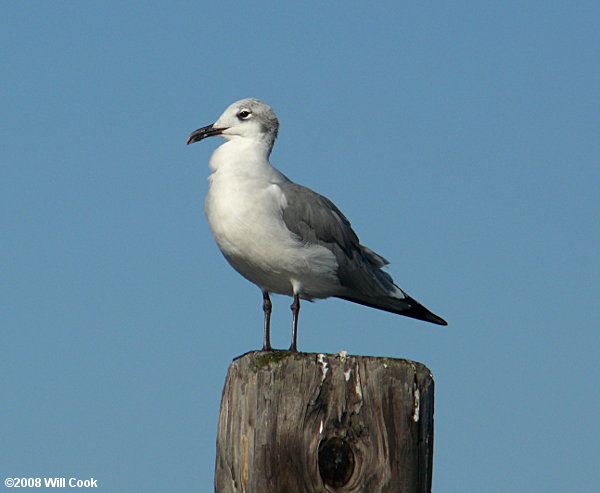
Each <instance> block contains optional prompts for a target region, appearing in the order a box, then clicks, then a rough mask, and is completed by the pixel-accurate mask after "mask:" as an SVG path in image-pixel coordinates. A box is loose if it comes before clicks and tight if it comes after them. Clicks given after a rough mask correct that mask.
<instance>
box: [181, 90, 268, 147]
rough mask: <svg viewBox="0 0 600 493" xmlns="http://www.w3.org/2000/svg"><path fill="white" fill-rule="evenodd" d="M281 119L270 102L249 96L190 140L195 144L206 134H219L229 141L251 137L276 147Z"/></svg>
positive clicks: (191, 136)
mask: <svg viewBox="0 0 600 493" xmlns="http://www.w3.org/2000/svg"><path fill="white" fill-rule="evenodd" d="M278 129H279V121H278V120H277V117H276V116H275V113H274V112H273V110H272V109H271V107H270V106H269V105H268V104H265V103H263V102H262V101H261V100H260V99H255V98H247V99H242V100H240V101H237V102H235V103H233V104H232V105H230V106H229V108H227V109H226V110H225V112H224V113H223V114H222V115H221V116H220V117H219V119H218V120H217V121H216V122H215V123H213V124H212V125H208V126H206V127H202V128H199V129H198V130H196V131H195V132H192V133H191V134H190V136H189V137H188V139H187V143H188V144H193V143H194V142H198V141H199V140H202V139H205V138H206V137H213V136H220V137H223V138H225V139H227V140H234V139H240V138H241V139H252V140H256V141H259V142H263V143H264V144H265V145H267V146H268V148H269V149H271V147H272V146H273V143H274V142H275V139H276V137H277V131H278Z"/></svg>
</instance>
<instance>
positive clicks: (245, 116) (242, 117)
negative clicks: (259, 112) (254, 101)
mask: <svg viewBox="0 0 600 493" xmlns="http://www.w3.org/2000/svg"><path fill="white" fill-rule="evenodd" d="M251 115H252V113H251V112H250V111H248V110H242V111H240V112H239V113H238V114H237V117H238V118H239V119H240V120H247V119H248V118H250V116H251Z"/></svg>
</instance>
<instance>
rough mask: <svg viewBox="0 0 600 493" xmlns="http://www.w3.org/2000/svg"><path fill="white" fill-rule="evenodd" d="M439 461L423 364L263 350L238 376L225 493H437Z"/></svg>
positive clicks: (223, 417)
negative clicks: (433, 478) (433, 484)
mask: <svg viewBox="0 0 600 493" xmlns="http://www.w3.org/2000/svg"><path fill="white" fill-rule="evenodd" d="M432 460H433V378H432V376H431V373H430V371H429V370H428V369H427V367H425V366H424V365H422V364H421V363H415V362H413V361H407V360H401V359H391V358H374V357H367V356H349V355H347V354H345V353H344V352H342V353H338V354H313V353H291V352H288V351H275V352H263V351H256V352H251V353H247V354H245V355H243V356H241V357H239V358H237V359H236V360H234V361H233V362H232V364H231V366H230V367H229V372H228V374H227V380H226V382H225V388H224V389H223V398H222V401H221V412H220V416H219V431H218V437H217V460H216V468H215V492H216V493H322V492H323V493H325V492H345V493H391V492H394V493H429V492H430V491H431V475H432Z"/></svg>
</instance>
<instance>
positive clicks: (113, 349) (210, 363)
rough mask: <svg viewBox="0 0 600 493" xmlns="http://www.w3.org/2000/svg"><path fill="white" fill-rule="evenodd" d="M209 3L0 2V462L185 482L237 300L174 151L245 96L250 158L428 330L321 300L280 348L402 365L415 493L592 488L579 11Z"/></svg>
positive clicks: (594, 95) (590, 20) (592, 307)
mask: <svg viewBox="0 0 600 493" xmlns="http://www.w3.org/2000/svg"><path fill="white" fill-rule="evenodd" d="M224 3H225V2H178V1H171V2H151V1H150V2H141V1H130V2H116V1H112V2H108V1H106V2H48V1H38V2H28V1H22V2H3V6H2V19H1V20H0V24H1V25H0V50H2V51H1V53H2V67H3V68H2V77H1V78H0V89H1V94H2V99H1V101H2V103H1V104H2V108H1V111H2V120H1V128H0V135H1V139H2V144H1V146H0V157H1V160H0V166H1V168H0V169H1V177H0V221H1V224H0V227H1V232H2V233H1V237H2V241H1V243H0V254H1V259H2V263H1V276H0V282H1V283H2V296H1V301H0V303H1V305H2V306H1V309H0V322H1V330H0V375H2V377H1V380H2V384H1V385H2V386H1V389H2V399H1V405H0V426H1V435H2V438H1V439H0V475H2V477H3V478H4V477H11V476H25V477H44V476H66V477H72V476H75V477H79V478H87V477H94V478H97V479H98V484H99V488H98V490H99V491H104V492H122V491H131V492H136V491H140V492H141V491H143V492H157V493H162V492H166V491H177V492H196V491H212V481H213V467H214V455H215V450H214V442H215V436H216V428H217V413H218V408H219V400H220V397H221V389H222V385H223V382H224V379H225V375H226V371H227V367H228V365H229V363H230V361H231V360H232V359H233V358H234V357H236V356H237V355H240V354H242V353H244V352H246V351H248V350H251V349H257V348H259V347H260V345H261V338H262V311H261V296H260V292H259V290H258V289H257V288H256V287H255V286H253V285H252V284H250V283H248V282H247V281H245V280H244V279H243V278H241V277H240V276H239V275H238V274H237V273H236V272H234V271H233V270H232V269H231V268H230V267H229V265H228V264H227V263H226V261H225V260H224V259H223V258H222V256H221V254H220V253H219V251H218V249H217V248H216V246H215V244H214V242H213V240H212V237H211V235H210V232H209V229H208V226H207V224H206V219H205V217H204V213H203V198H204V195H205V192H206V188H207V184H206V176H207V175H208V168H207V161H208V158H209V156H210V154H211V152H212V151H213V150H214V148H215V147H216V146H217V145H218V144H219V143H220V142H219V141H218V140H216V139H213V140H209V141H205V142H202V143H200V144H195V145H194V146H190V147H186V146H185V140H186V137H187V135H188V134H189V133H190V132H191V131H192V130H194V129H196V128H198V127H200V126H203V125H207V124H209V123H212V122H213V121H214V120H215V119H216V118H217V117H218V116H219V115H220V114H221V112H222V111H223V110H224V108H225V107H226V106H227V105H229V103H231V102H233V101H235V100H237V99H241V98H244V97H258V98H261V99H263V100H265V101H266V102H267V103H269V104H270V105H271V106H272V107H273V108H274V109H275V111H276V112H277V114H278V116H279V119H280V121H281V131H280V138H279V140H278V142H277V144H276V146H275V150H274V152H273V155H272V162H273V163H274V164H275V165H276V166H278V167H279V168H280V169H281V170H282V171H283V172H284V173H285V174H287V175H288V176H289V177H290V178H292V179H293V180H295V181H297V182H299V183H302V184H304V185H307V186H309V187H311V188H313V189H315V190H317V191H319V192H320V193H322V194H324V195H326V196H328V197H329V198H330V199H332V200H333V201H334V202H335V203H336V204H337V205H338V206H339V207H340V208H341V209H342V211H344V213H345V214H346V215H347V216H348V217H349V218H350V220H351V221H352V223H353V226H354V227H355V229H356V231H357V232H358V234H359V236H360V238H361V240H362V242H363V243H364V244H366V245H367V246H369V247H371V248H372V249H374V250H375V251H377V252H379V253H381V254H382V255H384V256H385V257H387V258H389V259H390V260H391V261H392V264H391V266H390V273H391V274H392V275H393V276H394V278H395V279H396V281H397V282H398V284H399V285H400V286H401V287H402V288H404V289H405V290H407V291H408V292H409V293H410V294H412V295H413V296H414V297H416V298H417V299H419V300H420V301H422V302H423V303H424V304H425V305H426V306H428V307H429V308H431V309H432V310H434V311H435V312H436V313H439V314H440V315H442V316H443V317H444V318H446V319H447V320H448V321H449V323H450V325H449V327H438V326H434V325H430V324H426V323H422V322H418V321H415V320H411V319H407V318H404V317H399V316H394V315H392V314H389V313H385V312H380V311H377V310H373V309H369V308H366V307H363V306H359V305H353V304H351V303H348V302H344V301H341V300H326V301H320V302H318V303H315V304H305V305H304V307H303V311H302V313H301V318H300V334H299V347H300V349H301V350H304V351H310V352H337V351H339V350H342V349H345V350H347V351H348V352H349V353H352V354H364V355H382V356H392V357H400V358H409V359H414V360H418V361H421V362H423V363H425V364H426V365H428V366H429V367H430V368H431V370H432V371H433V373H434V376H435V380H436V414H435V423H436V429H435V433H436V436H435V473H434V490H435V491H437V492H444V493H467V492H473V493H480V492H482V491H485V492H486V493H496V492H497V493H506V492H528V493H531V492H544V493H550V492H564V491H569V492H570V493H572V492H582V493H583V492H590V491H599V490H600V476H599V468H598V459H599V455H600V454H599V446H598V438H599V436H600V426H599V420H598V416H600V397H599V396H600V383H599V382H600V371H599V363H598V360H599V353H600V351H599V348H600V339H599V330H600V314H599V311H600V310H599V309H598V304H599V296H600V289H599V288H600V281H599V279H600V262H599V253H598V252H599V251H600V231H599V217H598V216H599V211H600V198H599V197H600V194H599V183H600V121H599V120H600V116H599V115H600V97H599V96H600V94H599V93H600V89H599V88H600V29H599V27H598V26H599V21H600V3H599V2H597V1H579V2H567V1H552V0H544V1H529V2H527V1H525V2H500V3H492V2H465V1H455V2H433V1H412V2H377V3H371V4H369V3H365V2H356V3H354V2H343V3H342V2H337V3H325V2H300V3H290V2H287V3H283V2H272V3H270V2H268V3H265V2H243V3H240V2H231V3H230V4H229V5H224ZM289 303H290V300H289V299H288V298H285V297H277V298H275V299H274V310H275V312H274V315H273V332H274V334H273V341H274V344H275V345H276V346H278V347H287V345H288V344H289V337H290V311H289Z"/></svg>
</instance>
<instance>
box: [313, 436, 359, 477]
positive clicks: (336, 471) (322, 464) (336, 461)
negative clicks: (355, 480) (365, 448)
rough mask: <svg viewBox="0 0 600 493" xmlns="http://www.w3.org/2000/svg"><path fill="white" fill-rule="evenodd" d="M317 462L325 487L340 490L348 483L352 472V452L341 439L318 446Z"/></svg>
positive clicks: (330, 439)
mask: <svg viewBox="0 0 600 493" xmlns="http://www.w3.org/2000/svg"><path fill="white" fill-rule="evenodd" d="M318 461H319V473H320V474H321V479H322V480H323V483H325V484H326V485H327V486H331V487H333V488H340V487H341V486H344V485H345V484H347V483H348V481H350V478H351V477H352V473H353V472H354V463H355V460H354V452H353V451H352V448H351V447H350V445H348V444H347V443H346V442H345V441H344V440H342V439H341V438H338V437H333V438H328V439H326V440H323V441H322V442H321V443H320V444H319V454H318Z"/></svg>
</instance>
